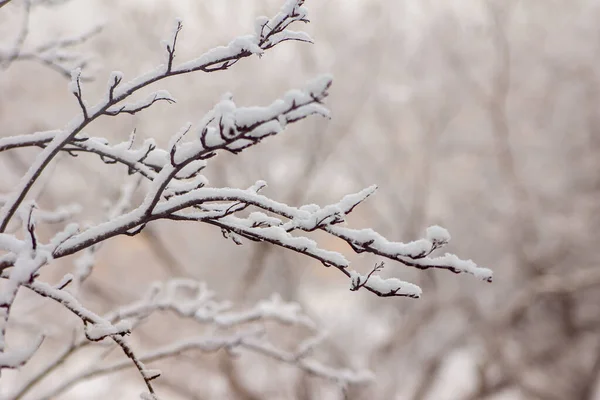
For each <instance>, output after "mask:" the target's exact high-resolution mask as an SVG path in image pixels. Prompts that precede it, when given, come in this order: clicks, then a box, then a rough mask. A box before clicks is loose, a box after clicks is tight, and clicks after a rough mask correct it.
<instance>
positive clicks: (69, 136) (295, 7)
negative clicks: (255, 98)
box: [0, 0, 305, 233]
mask: <svg viewBox="0 0 600 400" xmlns="http://www.w3.org/2000/svg"><path fill="white" fill-rule="evenodd" d="M301 3H302V1H299V0H296V1H288V2H286V4H285V6H284V7H283V8H282V11H281V12H280V13H279V14H277V15H276V16H275V17H274V18H273V20H274V21H276V22H277V23H276V24H275V25H274V26H273V27H272V30H271V31H270V32H269V33H266V34H265V35H264V36H260V37H259V36H257V35H249V36H244V37H239V38H237V39H235V40H233V41H232V42H231V43H229V45H228V46H224V47H217V48H215V49H213V50H210V51H208V52H207V53H205V54H204V55H202V56H200V57H199V58H197V59H194V60H191V61H188V62H185V63H183V64H180V65H179V66H176V67H174V68H172V69H171V70H168V69H167V66H164V65H162V66H159V67H158V68H156V69H155V70H153V71H151V72H149V73H148V74H145V75H142V76H141V77H139V78H137V79H134V80H133V81H131V82H129V83H126V84H121V85H119V86H118V87H116V88H115V89H114V90H113V91H112V97H111V96H109V95H108V93H107V95H106V96H105V97H104V99H103V100H101V101H100V102H98V103H97V104H96V105H94V106H92V107H85V105H84V102H83V99H82V98H81V91H80V87H79V85H78V84H77V79H78V78H77V79H75V83H73V79H72V83H71V84H70V86H71V92H73V93H77V94H78V95H76V96H78V97H77V99H78V102H79V103H80V105H81V106H82V110H83V113H82V115H80V116H77V117H75V118H74V119H73V120H71V122H70V123H69V124H68V125H67V127H66V128H65V129H63V130H61V131H59V132H57V133H56V135H55V136H54V138H53V139H52V140H51V141H50V143H48V145H47V146H46V147H45V149H44V150H43V151H42V152H41V153H40V154H39V155H38V157H37V158H36V160H35V162H34V163H33V165H32V166H31V167H30V169H29V170H28V171H27V173H26V174H25V176H24V177H23V178H22V179H21V182H20V183H19V185H17V187H16V189H15V190H14V191H13V193H12V194H11V196H10V197H9V199H8V200H7V202H6V203H5V204H4V206H3V207H2V209H0V233H1V232H4V231H5V230H6V227H7V225H8V223H9V222H10V220H11V218H12V217H13V215H14V213H15V212H16V210H17V208H18V207H19V205H20V204H21V202H22V201H23V199H24V198H25V196H26V195H27V193H28V192H29V190H30V189H31V187H32V186H33V184H34V183H35V182H36V180H37V179H38V177H39V176H40V174H41V172H42V171H43V170H44V168H46V166H47V165H48V164H49V163H50V161H51V160H52V159H53V158H54V157H55V156H56V155H57V154H58V152H59V151H61V149H62V148H64V147H65V146H66V145H68V144H69V143H70V142H72V140H73V139H74V138H75V137H76V136H77V134H79V133H80V132H81V131H82V130H83V129H84V128H85V127H86V126H87V125H88V124H90V123H91V122H93V121H95V120H96V119H97V118H98V117H100V116H101V115H104V114H106V111H107V110H109V109H110V108H111V107H113V106H115V105H116V104H118V103H120V102H122V101H123V100H125V99H127V98H128V97H129V96H131V95H132V94H133V93H135V92H137V91H138V90H140V89H142V88H144V87H146V86H148V85H150V84H152V83H154V82H157V81H159V80H162V79H165V78H168V77H171V76H176V75H181V74H186V73H190V72H196V71H204V72H212V71H217V70H223V69H227V68H229V67H230V66H231V65H233V64H235V63H236V62H237V61H239V60H241V59H242V58H245V57H249V56H251V55H253V54H262V53H263V51H264V49H265V48H269V47H268V41H269V39H270V38H271V37H272V36H273V35H274V34H277V33H283V32H285V27H284V26H283V24H284V22H288V23H289V22H290V21H291V22H293V21H298V20H302V15H304V14H305V11H302V12H300V9H301V7H300V4H301ZM285 26H287V25H285ZM271 47H272V46H271ZM72 76H73V75H72ZM74 76H75V77H77V76H78V74H75V75H74ZM114 81H115V79H114V76H112V77H111V82H114Z"/></svg>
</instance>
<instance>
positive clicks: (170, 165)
mask: <svg viewBox="0 0 600 400" xmlns="http://www.w3.org/2000/svg"><path fill="white" fill-rule="evenodd" d="M26 4H29V2H26ZM296 22H308V19H307V11H306V9H305V8H304V7H303V1H302V0H287V1H286V2H285V3H284V5H283V7H282V8H281V10H280V12H279V13H278V14H276V15H275V16H273V17H272V18H267V17H261V18H258V19H257V20H256V24H255V29H254V30H255V31H254V33H252V34H250V35H246V36H242V37H238V38H236V39H234V40H232V41H231V42H230V43H229V44H228V45H226V46H221V47H217V48H214V49H212V50H209V51H207V52H205V53H204V54H201V55H200V56H199V57H197V58H194V59H192V60H189V61H186V62H183V63H179V64H177V63H176V54H177V43H178V41H179V40H180V38H179V35H180V32H181V31H182V28H183V24H182V22H181V21H179V20H178V21H177V22H176V24H175V27H174V29H173V31H172V33H171V36H170V37H169V38H168V39H167V40H166V41H165V42H164V43H163V44H164V49H165V63H164V64H162V65H159V66H157V67H156V68H155V69H153V70H152V71H150V72H148V73H147V74H144V75H142V76H139V77H137V78H134V79H132V80H130V81H129V82H126V81H125V80H124V76H123V74H122V73H120V72H117V71H115V72H113V73H111V74H110V76H109V78H108V82H107V86H106V92H105V93H104V95H103V96H102V98H101V99H100V100H98V101H97V102H96V103H95V104H93V103H90V102H89V101H88V100H87V99H86V95H85V94H86V91H85V86H84V84H83V82H84V79H83V75H82V74H83V72H82V69H81V68H80V67H77V68H75V69H72V70H70V71H69V76H70V77H71V79H70V82H69V84H68V89H69V91H70V92H71V93H72V94H73V96H74V97H75V100H76V101H77V105H78V108H79V113H78V115H77V116H76V117H74V118H73V119H72V120H71V121H70V122H69V123H68V125H67V126H66V127H65V128H64V129H60V130H50V131H45V132H35V133H32V134H29V135H22V136H12V137H4V138H2V139H0V152H3V151H8V150H11V149H18V148H22V147H31V146H35V147H40V148H41V149H42V150H41V151H40V153H39V154H38V156H37V157H36V158H35V160H34V161H33V162H32V164H31V166H30V168H29V170H28V171H27V172H26V173H25V174H24V176H23V177H22V179H21V181H20V182H19V184H18V185H16V187H15V188H14V190H13V191H12V192H11V193H10V194H8V195H6V196H2V197H1V198H0V205H1V209H0V251H2V255H1V256H0V278H1V279H2V280H3V286H2V291H1V292H0V370H1V369H2V368H16V367H19V366H21V365H23V364H24V363H26V362H27V360H28V359H29V358H30V357H31V356H32V355H33V353H34V352H35V351H36V350H37V349H38V347H40V345H41V340H42V339H40V340H39V341H36V342H35V343H33V344H32V346H28V347H27V348H23V349H16V350H13V349H10V351H9V349H8V347H7V344H6V341H5V337H6V331H7V328H8V321H9V316H10V311H11V308H12V305H13V303H14V302H15V299H16V296H17V293H18V291H19V289H20V288H21V287H26V288H28V289H30V290H32V291H33V292H35V293H37V294H38V295H40V296H42V297H43V298H47V299H50V300H53V301H54V302H58V303H60V304H61V305H62V306H63V307H64V308H66V309H67V310H69V311H70V312H71V313H72V314H74V315H75V316H76V317H78V318H79V319H80V320H81V321H82V323H83V330H82V332H81V334H80V335H79V337H78V339H76V340H74V341H73V343H72V344H71V346H70V347H69V348H68V349H67V350H66V351H65V352H64V353H63V354H62V355H61V357H60V358H59V362H60V363H62V362H64V361H65V360H66V359H67V358H69V357H70V356H71V355H72V354H73V353H74V352H75V350H76V349H80V348H82V347H83V346H84V343H86V344H87V343H90V344H89V346H95V345H97V344H96V342H102V343H106V342H109V341H112V342H114V344H113V345H112V346H115V347H118V348H120V349H121V350H122V352H123V353H124V354H125V356H126V358H127V359H126V360H123V361H116V362H114V363H112V364H106V365H102V364H101V363H94V364H92V365H91V366H90V367H88V368H87V369H84V370H82V371H81V372H80V373H79V374H78V375H76V376H75V377H73V378H71V379H69V380H65V381H64V382H63V383H62V384H61V385H60V386H59V387H57V388H55V389H53V391H52V392H50V393H48V394H47V396H45V398H53V397H55V396H57V395H58V394H60V393H62V392H63V391H65V390H67V389H68V388H70V387H71V386H73V385H74V384H76V383H78V382H81V381H84V380H87V379H90V378H92V377H96V376H100V375H105V374H109V373H113V372H116V371H120V370H122V369H124V368H128V367H135V368H136V369H137V371H138V372H139V374H140V376H141V378H142V379H143V381H144V384H145V386H146V389H147V391H148V394H147V395H145V396H146V397H145V398H152V399H156V398H158V397H157V395H156V392H155V390H154V387H153V382H152V381H153V380H154V379H156V378H157V377H158V376H159V375H160V371H158V370H156V369H149V368H147V367H146V366H145V363H150V362H155V361H158V360H162V359H165V358H169V357H175V356H177V355H180V354H181V353H183V352H186V351H189V350H191V349H199V350H201V351H204V352H215V351H217V350H219V349H225V350H232V349H239V350H245V351H251V352H254V353H258V354H261V355H264V356H267V357H269V358H271V359H275V360H277V361H279V362H283V363H287V364H292V365H294V366H296V367H297V368H299V369H301V370H303V371H305V372H307V373H309V374H312V375H315V376H319V377H322V378H326V379H329V380H333V381H335V382H337V383H339V384H341V385H342V386H347V385H349V384H354V383H363V382H366V381H368V380H369V379H371V375H370V373H367V372H360V371H359V372H355V371H349V370H340V369H337V368H333V367H330V366H326V365H324V364H323V363H321V362H320V361H318V360H317V359H316V358H312V357H311V356H310V353H311V350H312V349H313V348H314V347H315V346H317V345H318V344H319V343H320V341H321V340H322V338H323V333H322V332H320V331H319V330H318V326H317V324H316V323H315V322H314V321H313V320H312V319H310V318H309V317H308V316H307V315H305V314H304V313H303V312H302V310H301V309H300V307H299V305H297V304H294V303H287V302H284V301H283V300H282V299H281V298H280V297H278V296H273V297H272V298H270V299H268V300H264V301H261V302H259V303H257V304H255V305H254V306H251V307H249V308H246V309H242V310H239V309H236V308H234V307H233V305H232V304H231V303H230V302H226V301H217V300H216V298H215V295H214V293H212V292H210V291H209V290H208V289H207V288H206V287H205V286H204V285H202V284H199V283H197V282H195V281H191V280H187V279H173V280H170V281H168V282H166V283H160V284H156V285H154V286H153V287H152V288H151V290H150V291H149V292H148V294H147V295H146V296H145V297H144V298H142V299H141V300H139V301H137V302H134V303H132V304H129V305H127V306H124V307H121V308H118V309H116V310H113V311H112V312H109V313H108V314H107V315H105V316H100V315H98V314H96V313H94V312H93V311H91V310H89V309H88V308H86V307H85V306H83V305H82V303H81V300H80V299H79V298H78V293H79V289H80V288H81V283H82V282H84V281H85V280H86V278H87V277H88V276H89V275H90V274H91V273H92V270H93V266H94V263H95V255H96V253H97V252H98V251H99V250H100V248H101V246H102V244H103V243H104V242H105V241H106V240H108V239H110V238H113V237H116V236H119V235H127V236H133V235H137V234H138V233H140V232H142V231H143V229H144V227H146V225H147V224H149V223H152V222H153V221H156V220H173V221H190V222H195V223H205V224H208V225H212V226H215V227H217V228H218V229H220V231H221V233H222V234H223V236H224V237H225V238H230V239H232V241H233V242H234V243H236V244H238V245H240V244H243V243H244V240H245V239H247V240H249V241H258V242H267V243H270V244H273V245H275V246H279V247H281V248H285V249H288V250H291V251H294V252H296V253H299V254H302V255H305V256H308V257H310V258H313V259H315V260H318V261H319V262H320V263H322V264H323V265H324V266H325V267H333V268H336V269H337V270H338V271H340V272H341V273H342V274H344V275H345V276H346V278H348V280H349V286H350V290H352V291H355V290H359V289H365V290H368V291H370V292H372V293H374V294H376V295H378V296H381V297H393V296H395V297H412V298H418V297H420V296H421V294H422V293H421V288H419V287H418V286H416V285H414V284H411V283H408V282H404V281H402V280H400V279H398V278H395V277H390V278H383V277H382V276H380V275H379V274H378V272H380V271H381V269H382V268H383V262H381V263H379V264H377V265H376V266H375V267H374V268H373V269H372V270H371V272H369V273H368V274H367V275H363V274H361V273H360V272H358V271H356V270H354V269H352V268H351V266H350V262H349V261H348V259H347V258H346V257H345V256H344V255H343V254H342V253H340V252H338V251H332V250H328V249H326V248H323V247H322V246H321V244H319V243H318V242H317V241H316V240H314V239H313V238H311V237H310V233H311V232H314V231H320V232H321V233H324V234H327V235H328V236H329V237H333V238H337V239H340V240H342V241H343V242H345V243H347V244H348V245H349V246H350V248H351V249H352V250H353V251H355V252H357V253H362V252H366V253H371V254H374V255H377V256H381V257H384V258H387V259H388V260H391V261H396V262H398V263H399V264H400V265H404V266H408V267H414V268H417V269H429V268H436V269H445V270H448V271H451V272H454V273H457V274H458V273H468V274H472V275H474V276H476V277H478V278H481V279H483V280H486V281H490V282H491V280H492V272H491V271H490V270H489V269H486V268H482V267H479V266H477V265H476V264H475V263H474V262H472V261H470V260H462V259H460V258H458V257H457V256H455V255H453V254H445V255H443V256H434V255H433V253H434V252H435V251H436V250H438V249H440V248H441V247H443V246H445V245H446V244H448V242H449V240H450V234H449V233H448V232H447V231H446V230H445V229H444V228H441V227H439V226H432V227H430V228H428V229H427V230H426V232H425V235H424V236H425V237H424V238H422V239H418V240H415V241H412V242H409V243H402V242H398V241H392V240H389V239H387V238H385V237H384V236H383V235H381V234H379V233H378V232H376V231H374V230H372V229H369V228H366V229H354V228H350V227H348V226H347V222H346V217H347V215H348V214H350V213H351V212H353V211H354V210H355V209H356V207H357V206H359V205H360V204H361V203H363V202H364V201H365V200H366V199H367V198H369V197H370V196H371V195H373V193H374V192H375V190H376V186H371V187H368V188H365V189H363V190H361V191H359V192H357V193H354V194H349V195H346V196H344V197H343V198H342V199H341V200H340V201H338V202H337V203H334V204H329V205H326V206H319V205H316V204H306V205H289V204H285V203H283V202H280V201H277V200H275V199H274V198H271V197H270V196H269V195H268V193H265V192H266V190H265V188H266V186H267V185H266V183H265V182H264V181H261V180H259V181H257V182H256V183H255V184H254V185H252V186H251V187H249V188H246V189H240V188H231V187H213V186H211V185H210V182H209V181H208V179H207V178H206V177H205V176H204V175H202V172H203V171H204V169H205V168H208V167H209V166H210V163H211V162H212V160H211V159H212V158H213V157H215V156H216V155H217V154H218V153H219V152H229V153H232V154H237V153H239V152H241V151H243V150H245V149H248V148H251V147H253V146H255V145H257V144H259V143H260V142H261V141H262V140H264V139H266V138H268V137H270V136H274V135H278V134H280V133H282V132H283V131H284V130H285V128H286V127H287V125H288V124H291V123H294V122H297V121H300V120H303V119H305V118H308V117H309V116H312V115H317V116H322V117H327V118H328V117H329V110H328V109H327V108H326V107H325V106H324V105H323V102H324V100H325V99H326V98H327V96H328V94H329V89H330V87H331V84H332V78H331V77H330V76H328V75H323V76H321V77H319V78H317V79H314V80H313V81H311V82H309V83H308V84H307V85H306V86H305V87H304V88H302V89H299V90H290V91H288V92H287V93H285V94H283V95H282V96H281V98H279V99H277V100H275V101H273V102H272V103H271V104H268V105H266V106H250V107H249V106H239V105H237V104H236V103H235V102H234V100H233V96H232V95H231V94H225V95H224V96H223V97H222V98H221V100H220V101H219V102H217V104H216V105H215V106H214V107H213V108H212V109H211V110H210V111H208V112H207V113H206V114H204V115H203V116H201V117H200V119H199V122H198V123H197V124H192V123H185V124H182V127H181V129H179V130H178V131H177V132H175V133H174V134H173V135H172V136H171V139H170V140H169V141H168V144H167V145H166V146H164V148H160V146H159V145H157V143H156V141H155V140H153V139H147V140H145V141H143V142H142V143H136V140H135V139H136V135H135V133H136V132H135V130H134V131H133V132H132V133H131V135H130V137H129V138H128V139H127V140H126V141H123V142H121V143H117V144H111V143H109V141H108V140H106V139H104V138H100V137H90V136H88V135H86V133H85V132H84V130H85V129H86V128H87V127H88V125H90V124H92V123H93V122H95V121H96V120H98V119H99V118H101V117H105V118H106V117H109V116H117V115H119V114H124V113H126V114H136V113H138V112H141V111H143V110H146V109H148V108H149V107H152V106H153V105H154V104H155V103H157V102H160V101H164V102H167V103H173V102H174V101H175V100H174V98H173V97H172V96H171V94H169V92H167V91H165V90H160V89H159V90H155V91H154V92H153V93H151V94H150V95H149V96H147V97H146V98H144V99H141V100H136V99H134V98H133V97H134V96H136V95H138V92H139V91H140V90H141V89H143V88H146V87H147V86H149V85H151V84H154V83H156V82H158V81H161V80H163V79H166V78H168V77H172V76H176V75H182V74H187V73H191V72H196V71H202V72H213V71H218V70H225V69H228V68H230V67H231V66H232V65H234V64H235V63H237V62H238V61H240V60H241V59H243V58H245V57H249V56H251V55H257V56H259V57H260V56H262V55H263V54H264V52H265V51H266V50H268V49H271V48H273V47H274V46H276V45H277V44H279V43H281V42H284V41H300V42H312V39H311V38H310V37H309V36H308V34H306V33H304V32H296V31H291V30H289V29H288V27H289V26H290V25H292V24H294V23H296ZM25 26H27V25H25ZM25 29H26V28H25ZM26 35H27V31H26V30H25V31H24V32H23V33H22V34H21V36H23V37H24V36H26ZM23 40H24V39H19V41H21V43H20V44H19V43H18V46H17V47H18V48H19V49H20V47H21V45H22V41H23ZM82 40H83V39H73V40H66V41H62V42H56V43H54V44H48V45H46V46H45V47H40V48H38V49H37V50H36V52H37V53H36V54H43V53H44V52H46V51H53V49H54V50H55V49H57V48H64V47H68V46H71V45H74V44H77V43H79V42H80V41H82ZM18 54H20V55H22V54H23V53H22V52H21V51H20V50H19V51H18ZM67 59H68V57H65V58H61V59H60V60H61V61H65V60H67ZM59 152H66V153H67V154H69V155H71V156H73V157H77V156H78V155H79V154H81V153H92V154H96V155H98V156H99V157H100V160H101V161H102V162H103V163H104V164H106V165H108V166H112V165H113V164H119V165H124V166H126V167H127V172H128V174H129V175H133V176H132V177H131V178H129V179H131V182H129V183H128V184H126V185H124V186H123V190H122V192H121V196H120V197H119V199H118V200H117V201H115V202H114V204H113V205H112V206H111V207H110V208H109V209H108V211H107V214H106V218H105V220H104V221H103V222H100V223H97V224H96V225H86V226H85V227H82V226H79V225H78V224H77V223H70V224H66V225H65V226H64V228H62V230H61V231H60V232H58V233H56V234H55V235H54V236H52V237H51V238H49V239H46V240H44V236H43V235H41V236H39V235H38V230H37V228H38V224H42V223H44V224H48V223H62V222H66V221H67V220H70V219H71V218H72V217H73V216H74V215H75V214H76V213H77V212H78V211H79V208H78V207H76V206H70V207H60V208H58V209H57V210H55V211H43V210H40V209H39V208H38V206H37V205H36V204H35V202H33V201H29V200H28V201H26V199H27V196H28V193H29V191H30V190H31V188H32V187H33V185H35V184H36V181H37V179H38V178H39V176H40V175H41V174H42V172H43V171H44V170H45V169H46V167H47V166H48V165H49V163H50V162H51V161H52V160H53V159H54V157H55V156H56V155H57V154H58V153H59ZM142 181H144V183H145V184H146V185H145V186H144V185H140V183H141V182H142ZM136 193H140V194H141V198H142V200H141V201H140V202H139V203H138V204H135V202H134V199H135V198H136V197H135V196H134V194H136ZM17 220H19V221H20V222H21V223H22V227H21V233H20V234H12V233H8V232H9V230H8V227H9V223H12V222H16V221H17ZM13 225H14V224H13ZM13 225H11V231H12V226H13ZM69 255H77V256H78V258H77V259H76V261H75V270H74V271H73V273H72V274H67V275H66V276H64V277H63V279H62V280H60V282H59V283H58V284H56V285H54V286H52V285H49V284H47V283H44V282H41V281H40V280H39V271H40V269H42V268H44V267H46V266H47V265H48V264H51V263H52V262H53V261H54V260H56V259H60V258H63V257H66V256H69ZM160 312H168V313H172V314H174V315H175V316H177V317H179V318H184V319H187V320H190V321H193V322H195V323H197V324H198V325H200V326H202V327H210V328H211V330H210V332H209V334H206V335H195V336H193V337H191V338H188V339H185V340H180V341H174V342H173V343H168V344H167V345H165V346H164V347H162V348H159V349H157V350H152V351H148V352H146V353H140V354H139V355H138V354H137V352H134V350H133V349H132V347H131V345H130V344H129V343H128V342H127V340H126V338H125V336H127V335H130V334H131V333H132V332H133V331H134V330H135V329H136V328H138V327H139V326H140V325H141V324H142V322H143V321H145V320H146V319H147V318H150V317H151V316H153V315H155V314H157V313H160ZM266 321H274V322H276V323H278V324H280V325H286V326H292V327H296V328H302V329H304V330H308V331H310V332H311V336H310V337H309V338H308V339H307V340H306V341H304V342H302V343H300V345H299V346H297V348H296V349H293V350H286V349H283V348H279V347H278V346H276V345H275V344H273V341H271V340H269V339H268V338H267V334H266V332H265V329H264V327H263V326H262V325H264V323H265V322H266ZM253 324H254V325H256V324H258V325H259V326H258V328H256V327H250V328H248V325H253ZM261 324H262V325H261ZM54 369H55V364H50V365H48V366H47V367H46V368H44V369H43V370H42V371H41V372H40V373H39V374H38V375H37V376H34V378H32V380H30V381H29V382H28V383H27V384H26V385H25V386H24V387H23V388H21V389H20V391H19V392H18V394H17V395H16V398H20V397H22V396H23V395H24V394H25V393H26V392H28V391H29V390H30V389H31V388H32V387H33V386H35V385H36V384H37V382H39V381H40V380H41V379H42V378H43V377H44V376H46V375H49V374H52V373H53V371H54Z"/></svg>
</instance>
